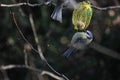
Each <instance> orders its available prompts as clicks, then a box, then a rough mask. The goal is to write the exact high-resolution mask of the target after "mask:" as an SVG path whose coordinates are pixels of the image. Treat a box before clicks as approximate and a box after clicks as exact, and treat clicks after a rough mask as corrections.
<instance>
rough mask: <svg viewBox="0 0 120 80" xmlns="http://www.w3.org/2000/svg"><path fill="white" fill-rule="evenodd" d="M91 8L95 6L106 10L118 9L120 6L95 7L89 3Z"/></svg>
mask: <svg viewBox="0 0 120 80" xmlns="http://www.w3.org/2000/svg"><path fill="white" fill-rule="evenodd" d="M91 7H92V8H95V9H97V10H108V9H120V6H109V7H103V8H102V7H97V6H94V5H91Z"/></svg>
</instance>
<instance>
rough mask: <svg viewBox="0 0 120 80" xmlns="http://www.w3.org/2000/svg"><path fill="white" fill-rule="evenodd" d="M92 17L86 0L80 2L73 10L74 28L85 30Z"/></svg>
mask: <svg viewBox="0 0 120 80" xmlns="http://www.w3.org/2000/svg"><path fill="white" fill-rule="evenodd" d="M91 17H92V8H91V5H90V2H89V1H88V0H86V1H83V2H80V3H79V5H78V6H77V7H76V8H75V9H74V10H73V14H72V23H73V25H74V29H75V30H85V29H86V28H87V27H88V26H89V23H90V20H91Z"/></svg>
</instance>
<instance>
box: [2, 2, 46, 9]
mask: <svg viewBox="0 0 120 80" xmlns="http://www.w3.org/2000/svg"><path fill="white" fill-rule="evenodd" d="M42 5H46V4H45V3H39V4H31V3H26V2H23V3H16V4H1V5H0V7H9V8H10V7H19V6H30V7H36V6H42Z"/></svg>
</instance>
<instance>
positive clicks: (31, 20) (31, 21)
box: [29, 14, 69, 80]
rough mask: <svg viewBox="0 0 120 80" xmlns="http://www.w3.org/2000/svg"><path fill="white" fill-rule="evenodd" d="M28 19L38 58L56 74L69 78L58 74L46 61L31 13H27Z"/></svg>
mask: <svg viewBox="0 0 120 80" xmlns="http://www.w3.org/2000/svg"><path fill="white" fill-rule="evenodd" d="M29 20H30V23H31V27H32V30H33V35H34V38H35V42H36V44H37V48H38V53H39V55H40V58H41V59H42V61H44V62H45V63H46V64H47V66H48V67H49V68H50V69H51V70H52V71H53V72H55V73H56V74H57V75H59V76H61V77H63V78H64V79H66V80H69V79H68V78H67V77H66V76H65V75H63V74H60V73H59V72H57V71H56V70H55V69H54V68H53V67H52V66H51V65H50V64H49V63H48V61H47V60H46V59H45V57H44V55H43V53H42V51H41V47H40V44H39V39H38V36H37V31H36V29H35V25H34V21H33V18H32V14H30V15H29Z"/></svg>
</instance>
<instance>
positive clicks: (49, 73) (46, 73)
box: [41, 71, 64, 80]
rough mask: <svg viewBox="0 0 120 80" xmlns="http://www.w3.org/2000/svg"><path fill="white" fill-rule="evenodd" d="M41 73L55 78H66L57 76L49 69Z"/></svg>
mask: <svg viewBox="0 0 120 80" xmlns="http://www.w3.org/2000/svg"><path fill="white" fill-rule="evenodd" d="M41 75H49V76H52V77H53V78H55V79H56V80H64V79H63V78H61V77H58V76H56V75H54V74H53V73H51V72H48V71H42V73H41Z"/></svg>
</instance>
